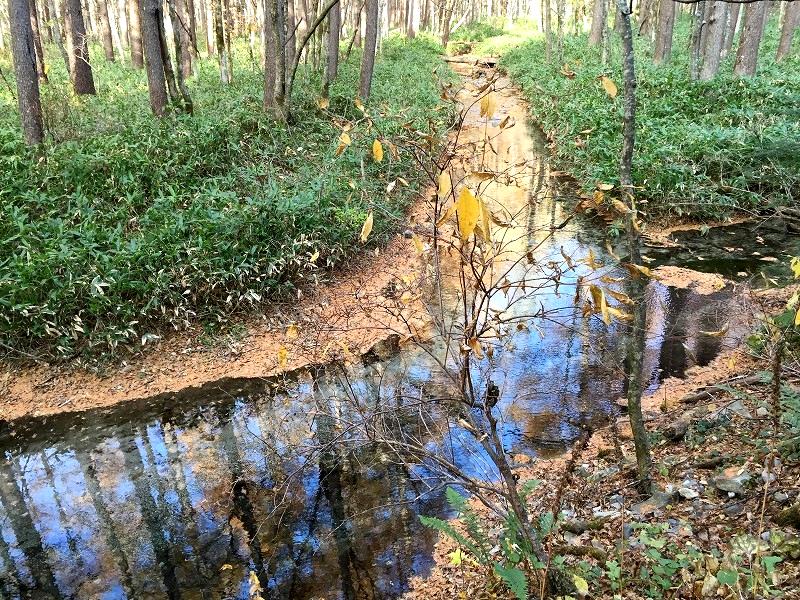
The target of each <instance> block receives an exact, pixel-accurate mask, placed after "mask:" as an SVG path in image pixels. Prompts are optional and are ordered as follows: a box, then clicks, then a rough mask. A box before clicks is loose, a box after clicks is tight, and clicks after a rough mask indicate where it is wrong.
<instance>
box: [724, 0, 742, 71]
mask: <svg viewBox="0 0 800 600" xmlns="http://www.w3.org/2000/svg"><path fill="white" fill-rule="evenodd" d="M741 7H742V6H741V4H738V3H736V4H729V5H728V19H727V22H726V23H725V35H724V36H723V39H722V58H725V57H726V56H728V54H730V51H731V48H733V38H734V37H735V36H736V25H737V23H738V22H739V11H740V9H741Z"/></svg>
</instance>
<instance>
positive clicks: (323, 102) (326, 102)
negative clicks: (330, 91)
mask: <svg viewBox="0 0 800 600" xmlns="http://www.w3.org/2000/svg"><path fill="white" fill-rule="evenodd" d="M330 105H331V101H330V99H328V98H317V106H318V107H319V108H320V109H322V110H325V109H326V108H328V107H329V106H330Z"/></svg>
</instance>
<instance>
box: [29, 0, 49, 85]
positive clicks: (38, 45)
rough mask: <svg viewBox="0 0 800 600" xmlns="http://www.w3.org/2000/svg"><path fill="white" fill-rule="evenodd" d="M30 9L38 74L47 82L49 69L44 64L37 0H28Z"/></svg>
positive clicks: (41, 79) (43, 81)
mask: <svg viewBox="0 0 800 600" xmlns="http://www.w3.org/2000/svg"><path fill="white" fill-rule="evenodd" d="M28 11H29V16H30V20H31V31H32V32H33V50H34V52H35V54H36V75H37V77H39V80H40V81H41V82H42V83H47V69H46V68H45V65H44V51H43V50H42V38H41V35H40V33H39V16H38V14H37V13H36V0H29V1H28Z"/></svg>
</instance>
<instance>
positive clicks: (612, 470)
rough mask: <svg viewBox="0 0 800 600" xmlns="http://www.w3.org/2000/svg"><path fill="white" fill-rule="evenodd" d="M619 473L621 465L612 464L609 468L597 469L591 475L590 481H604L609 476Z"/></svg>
mask: <svg viewBox="0 0 800 600" xmlns="http://www.w3.org/2000/svg"><path fill="white" fill-rule="evenodd" d="M617 473H619V467H618V466H617V465H611V466H610V467H608V468H607V469H603V470H602V471H597V472H596V473H593V474H592V475H590V476H589V481H602V480H604V479H607V478H608V477H612V476H614V475H616V474H617Z"/></svg>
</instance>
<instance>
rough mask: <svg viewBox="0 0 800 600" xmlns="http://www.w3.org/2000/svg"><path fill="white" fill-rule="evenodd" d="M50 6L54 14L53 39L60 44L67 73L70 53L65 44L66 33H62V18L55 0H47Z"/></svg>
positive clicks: (59, 48)
mask: <svg viewBox="0 0 800 600" xmlns="http://www.w3.org/2000/svg"><path fill="white" fill-rule="evenodd" d="M46 1H47V3H48V6H49V7H50V14H51V15H52V19H53V22H52V28H53V40H54V41H55V43H56V46H58V51H59V52H60V53H61V58H63V59H64V65H65V66H66V68H67V73H69V54H68V53H67V49H66V47H65V46H64V35H63V34H62V29H61V20H60V17H59V11H58V8H57V7H56V1H55V0H46Z"/></svg>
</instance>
